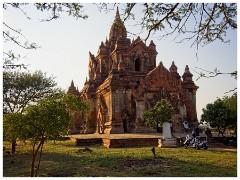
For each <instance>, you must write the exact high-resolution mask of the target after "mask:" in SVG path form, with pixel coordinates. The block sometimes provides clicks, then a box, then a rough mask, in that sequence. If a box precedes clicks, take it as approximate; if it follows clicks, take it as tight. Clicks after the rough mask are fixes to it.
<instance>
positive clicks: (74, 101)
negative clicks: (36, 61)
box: [3, 94, 87, 177]
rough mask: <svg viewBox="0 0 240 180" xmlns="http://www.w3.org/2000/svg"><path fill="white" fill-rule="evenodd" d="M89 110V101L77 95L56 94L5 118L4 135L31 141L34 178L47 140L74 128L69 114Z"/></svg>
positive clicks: (57, 137)
mask: <svg viewBox="0 0 240 180" xmlns="http://www.w3.org/2000/svg"><path fill="white" fill-rule="evenodd" d="M80 105H81V106H80ZM86 107H87V105H86V102H79V99H78V98H75V96H72V95H66V94H53V95H52V96H49V97H47V98H44V99H42V100H39V101H38V102H37V103H36V104H35V105H30V106H29V107H27V108H26V109H25V110H24V111H23V112H22V113H10V114H5V115H4V123H3V132H4V136H5V137H6V138H7V140H9V141H11V142H15V143H16V140H17V139H19V140H30V142H31V145H32V161H31V174H30V175H31V177H34V176H37V173H38V170H39V167H40V162H41V158H42V152H43V145H44V143H45V141H46V140H57V139H59V138H61V137H63V136H65V135H66V134H67V133H68V131H69V128H70V127H71V125H72V121H71V113H70V112H71V111H80V112H81V111H86V110H87V108H86ZM37 155H39V159H38V162H37Z"/></svg>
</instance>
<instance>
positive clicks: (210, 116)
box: [201, 99, 232, 133]
mask: <svg viewBox="0 0 240 180" xmlns="http://www.w3.org/2000/svg"><path fill="white" fill-rule="evenodd" d="M231 119H232V115H231V112H230V110H229V109H228V108H227V107H226V106H225V104H224V101H223V100H222V99H217V100H216V101H215V102H214V103H212V104H207V106H206V108H203V114H202V116H201V123H204V122H207V123H209V124H210V126H211V127H213V128H217V129H218V131H219V133H220V132H225V130H226V128H227V127H228V126H229V125H231V124H232V120H231Z"/></svg>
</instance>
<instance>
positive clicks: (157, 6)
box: [125, 3, 237, 47]
mask: <svg viewBox="0 0 240 180" xmlns="http://www.w3.org/2000/svg"><path fill="white" fill-rule="evenodd" d="M136 6H142V8H143V13H142V21H141V26H142V28H143V29H146V30H147V31H148V35H147V37H146V39H145V40H147V39H148V38H149V36H150V34H151V33H157V32H160V34H159V36H160V37H161V38H163V37H166V36H169V35H176V37H175V39H176V38H177V37H178V36H179V35H184V37H183V38H181V39H180V42H182V41H185V40H192V45H197V47H198V46H199V45H206V44H209V43H211V42H213V41H215V40H220V41H222V42H227V41H226V40H225V35H226V33H227V30H228V29H237V4H236V3H229V4H227V3H172V4H166V3H143V4H136V3H127V4H126V8H125V20H127V19H129V18H131V17H134V14H133V13H132V11H133V9H134V8H135V7H136ZM169 30H170V31H169ZM175 33H176V34H175Z"/></svg>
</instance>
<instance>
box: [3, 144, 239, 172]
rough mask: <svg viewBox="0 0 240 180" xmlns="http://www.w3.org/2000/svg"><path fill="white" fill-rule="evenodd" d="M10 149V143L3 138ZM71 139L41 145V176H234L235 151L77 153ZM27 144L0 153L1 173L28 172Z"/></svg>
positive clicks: (102, 150) (95, 149)
mask: <svg viewBox="0 0 240 180" xmlns="http://www.w3.org/2000/svg"><path fill="white" fill-rule="evenodd" d="M4 146H5V147H7V149H8V150H10V144H8V143H5V142H4ZM80 148H82V147H76V146H75V145H74V143H73V142H71V141H61V142H56V144H54V143H53V142H47V143H46V144H45V145H44V150H43V152H44V153H43V156H42V162H41V165H40V169H39V173H38V175H39V176H41V177H107V176H109V177H236V176H237V152H232V151H223V150H196V149H191V148H190V149H185V148H181V147H180V148H157V147H156V154H157V155H156V158H154V157H153V155H152V152H151V147H141V148H112V149H107V148H104V147H99V146H98V147H90V149H91V150H93V152H92V153H90V152H86V153H82V154H79V153H77V150H78V149H80ZM30 150H31V147H30V146H29V145H24V144H23V143H18V145H17V153H16V154H15V155H7V154H5V155H4V156H3V176H4V177H25V176H29V174H30V162H31V151H30Z"/></svg>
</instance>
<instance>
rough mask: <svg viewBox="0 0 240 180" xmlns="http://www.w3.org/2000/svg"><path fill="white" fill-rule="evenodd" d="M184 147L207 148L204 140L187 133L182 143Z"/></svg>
mask: <svg viewBox="0 0 240 180" xmlns="http://www.w3.org/2000/svg"><path fill="white" fill-rule="evenodd" d="M183 144H184V147H185V148H189V147H193V148H196V149H198V150H199V149H201V148H203V149H208V144H207V141H206V140H203V141H201V140H200V137H199V136H197V137H195V138H194V137H190V136H189V135H187V136H186V140H185V142H184V143H183Z"/></svg>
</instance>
